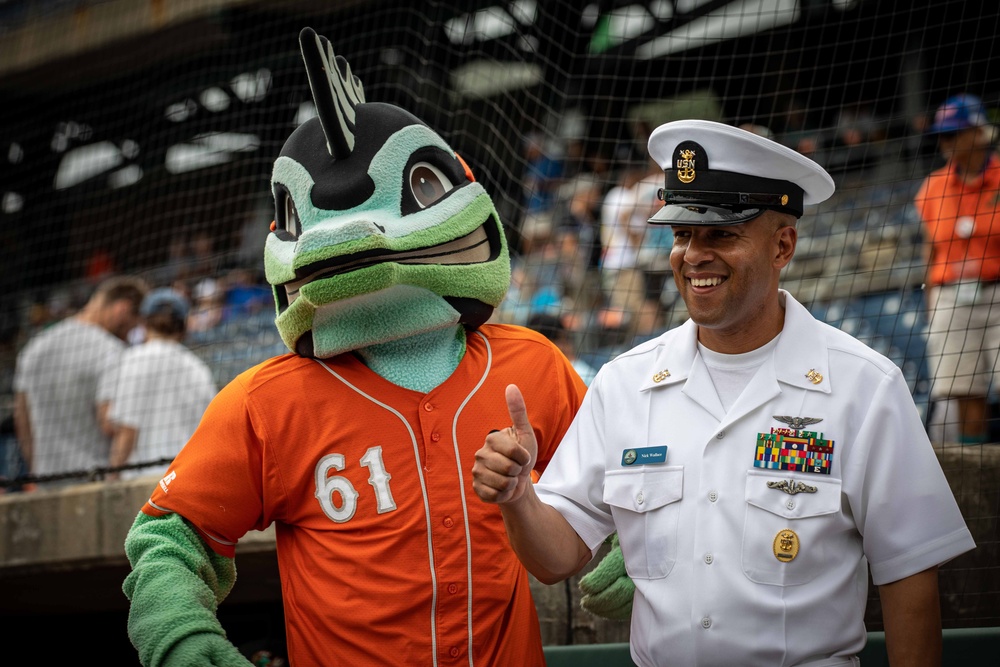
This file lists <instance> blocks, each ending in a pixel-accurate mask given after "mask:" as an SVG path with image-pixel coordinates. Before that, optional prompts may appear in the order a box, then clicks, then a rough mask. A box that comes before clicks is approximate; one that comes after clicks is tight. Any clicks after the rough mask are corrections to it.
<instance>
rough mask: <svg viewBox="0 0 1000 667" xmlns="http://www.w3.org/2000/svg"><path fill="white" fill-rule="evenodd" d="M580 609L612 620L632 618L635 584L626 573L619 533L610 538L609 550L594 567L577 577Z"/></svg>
mask: <svg viewBox="0 0 1000 667" xmlns="http://www.w3.org/2000/svg"><path fill="white" fill-rule="evenodd" d="M580 591H581V592H583V597H582V598H580V606H582V607H583V608H584V609H586V610H587V611H589V612H590V613H591V614H594V615H595V616H600V617H602V618H609V619H612V620H615V621H624V620H628V619H629V618H630V617H631V615H632V598H633V596H634V595H635V584H634V583H633V582H632V580H631V579H630V578H629V576H628V573H627V572H626V571H625V558H624V556H623V555H622V547H621V545H620V544H619V543H618V533H615V534H614V535H612V536H611V551H609V552H608V555H607V556H605V557H604V558H603V559H602V560H601V562H600V563H598V564H597V566H596V567H595V568H594V569H593V570H591V571H590V572H588V573H587V574H585V575H584V576H583V577H581V578H580Z"/></svg>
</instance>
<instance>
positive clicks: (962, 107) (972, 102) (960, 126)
mask: <svg viewBox="0 0 1000 667" xmlns="http://www.w3.org/2000/svg"><path fill="white" fill-rule="evenodd" d="M988 122H989V121H988V120H987V118H986V107H984V106H983V101H982V100H980V99H979V98H978V97H976V96H975V95H955V96H953V97H949V98H948V99H947V100H945V101H944V104H942V105H941V106H940V107H938V110H937V112H936V113H935V114H934V123H933V125H931V129H930V131H931V132H932V133H934V134H942V133H946V132H959V131H961V130H967V129H969V128H970V127H982V126H983V125H986V124H987V123H988Z"/></svg>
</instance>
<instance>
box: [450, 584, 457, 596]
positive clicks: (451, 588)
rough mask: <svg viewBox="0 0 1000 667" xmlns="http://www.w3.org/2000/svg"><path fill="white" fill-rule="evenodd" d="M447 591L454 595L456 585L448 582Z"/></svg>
mask: <svg viewBox="0 0 1000 667" xmlns="http://www.w3.org/2000/svg"><path fill="white" fill-rule="evenodd" d="M448 592H449V593H451V594H452V595H454V594H455V593H457V592H458V586H456V585H455V584H448Z"/></svg>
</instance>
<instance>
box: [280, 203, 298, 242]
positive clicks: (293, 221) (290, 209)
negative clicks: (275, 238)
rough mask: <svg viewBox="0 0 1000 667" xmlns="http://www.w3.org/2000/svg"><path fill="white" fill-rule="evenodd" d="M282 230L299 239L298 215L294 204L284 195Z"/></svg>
mask: <svg viewBox="0 0 1000 667" xmlns="http://www.w3.org/2000/svg"><path fill="white" fill-rule="evenodd" d="M283 217H284V221H283V222H284V223H285V224H284V225H283V227H284V229H285V231H286V232H288V233H289V234H291V235H292V236H294V237H295V238H298V237H299V229H300V225H299V213H298V211H296V210H295V202H293V201H292V198H291V197H289V196H288V195H285V210H284V216H283Z"/></svg>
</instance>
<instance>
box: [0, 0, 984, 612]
mask: <svg viewBox="0 0 1000 667" xmlns="http://www.w3.org/2000/svg"><path fill="white" fill-rule="evenodd" d="M138 5H142V6H143V7H146V5H145V4H144V3H129V2H117V1H106V2H98V1H96V0H95V1H91V2H73V3H65V2H59V1H58V0H51V1H50V2H44V1H43V2H31V3H17V2H15V3H3V5H2V6H0V33H2V34H4V35H6V39H5V42H6V43H7V46H5V47H3V49H4V50H3V51H0V67H2V68H3V69H2V71H0V90H2V92H0V95H2V97H3V100H4V105H3V106H2V108H0V147H2V148H3V151H4V152H3V153H0V192H2V204H0V222H2V224H0V247H2V248H3V253H4V261H3V267H4V270H3V271H2V272H0V286H2V289H0V299H2V303H3V308H2V321H0V330H2V334H3V337H2V338H3V340H2V343H3V364H2V368H0V373H2V377H0V379H2V384H0V390H2V392H3V395H4V396H6V399H5V400H4V404H3V407H4V413H3V415H4V418H5V419H4V425H5V428H4V445H5V447H4V452H3V465H4V470H3V471H2V473H3V475H4V477H5V478H6V479H7V480H8V482H9V481H10V480H11V479H13V478H16V477H18V476H19V475H23V474H24V473H25V472H28V471H27V470H26V469H25V468H24V463H23V461H20V460H19V459H18V456H17V447H16V437H15V434H14V426H13V424H14V420H13V417H12V415H13V412H14V409H13V408H14V385H15V379H14V378H15V371H14V369H15V359H16V357H17V354H18V353H19V352H20V351H21V350H22V349H23V348H24V346H25V344H26V343H27V342H28V341H29V340H31V339H33V338H35V337H37V336H38V335H39V334H41V333H42V332H44V331H46V330H49V329H51V328H52V327H53V326H54V325H55V324H56V323H58V322H60V321H62V320H63V319H64V318H66V317H67V316H69V315H71V314H74V313H77V312H80V311H81V309H83V308H85V303H86V302H87V299H88V297H89V296H90V294H91V293H92V291H93V288H94V286H95V285H96V284H97V283H98V281H99V280H100V279H101V278H102V277H104V276H106V275H108V274H112V273H114V274H118V273H121V274H131V275H139V276H142V277H143V278H145V279H146V280H147V281H148V283H149V284H150V285H152V286H168V285H169V286H173V287H176V288H177V289H179V290H181V291H185V292H186V293H187V294H188V295H189V296H190V298H191V301H192V304H193V305H192V311H191V313H190V318H189V325H190V330H189V332H188V337H187V339H186V344H187V346H188V347H189V348H190V349H191V350H192V351H193V352H194V353H195V354H196V355H197V356H198V357H199V358H200V359H201V360H202V361H204V362H205V363H206V364H207V366H208V368H209V369H210V372H211V376H212V381H213V383H214V384H215V386H216V387H218V386H221V385H222V384H224V383H225V382H227V381H229V380H230V379H231V378H232V377H234V376H235V374H236V373H238V372H240V371H242V370H244V369H245V368H247V367H249V366H251V365H253V364H254V363H256V362H258V361H261V360H263V359H266V358H268V357H270V356H272V355H274V354H277V353H280V352H281V351H283V349H284V348H283V345H282V343H281V341H280V340H279V339H278V338H277V334H276V332H275V331H274V327H273V324H272V322H271V320H272V317H273V306H272V305H271V303H270V296H269V292H268V291H267V289H266V286H265V285H264V282H263V275H262V262H261V257H262V247H263V240H264V237H265V235H266V234H267V231H268V225H269V223H270V221H271V220H272V218H273V212H272V203H271V200H270V193H269V177H270V169H271V164H272V162H273V160H274V159H275V157H276V156H277V154H278V151H279V150H280V148H281V145H282V144H283V142H284V140H285V139H286V138H287V136H288V135H289V134H290V132H291V131H292V130H293V129H294V128H295V127H296V126H297V125H298V124H299V123H300V122H302V121H303V120H304V119H305V118H308V117H309V116H310V115H311V114H312V111H311V100H310V95H309V91H308V85H307V82H306V79H305V73H304V69H303V67H302V65H301V60H300V55H299V52H298V45H297V35H298V31H299V30H300V29H301V28H302V27H303V26H305V25H309V26H311V27H313V28H315V29H316V31H317V32H319V33H320V34H323V35H326V36H328V37H329V38H330V39H331V41H332V43H333V45H334V48H335V49H336V51H337V52H338V53H341V54H344V55H346V56H347V57H348V58H349V60H350V62H351V65H352V68H353V70H354V72H355V73H356V74H358V75H359V76H360V78H361V79H362V80H363V82H364V86H365V91H366V95H367V98H368V99H369V100H370V101H382V102H389V103H392V104H396V105H399V106H401V107H403V108H405V109H407V110H409V111H411V112H412V113H414V114H415V115H416V116H418V117H419V118H421V119H422V120H424V121H425V122H426V123H427V124H428V125H430V126H431V127H433V128H434V129H436V130H437V131H438V132H439V133H441V134H442V136H444V138H445V139H446V140H447V141H448V142H449V143H450V144H451V145H452V146H453V147H454V148H456V150H458V152H459V153H460V154H461V155H462V156H463V157H464V158H465V160H466V161H467V162H468V163H469V165H470V166H471V168H472V170H473V172H474V173H475V174H476V176H477V179H478V180H479V181H480V182H482V183H483V184H484V185H485V187H486V188H487V190H488V191H489V192H490V194H491V195H492V197H493V199H494V202H495V204H496V205H497V207H498V210H499V211H500V214H501V217H502V219H503V221H504V224H505V226H506V228H507V231H508V236H509V240H510V243H511V247H512V250H513V267H514V277H513V282H512V286H511V290H510V292H509V294H508V296H507V298H506V300H505V302H504V303H503V305H502V306H501V307H500V308H499V309H498V310H497V313H496V315H495V319H497V320H498V321H504V322H513V323H517V324H532V325H533V326H542V323H541V321H540V320H539V319H538V317H539V316H540V315H542V314H545V315H555V316H557V319H558V321H557V325H558V326H559V327H563V328H565V330H566V332H567V335H568V336H569V340H570V342H571V344H572V345H573V347H574V349H575V352H576V354H577V355H578V357H579V358H580V360H581V361H582V362H584V363H586V364H589V366H590V367H592V368H597V367H599V366H600V365H601V364H602V363H603V362H604V361H606V360H608V359H609V358H611V357H612V356H614V355H615V354H617V353H618V352H620V351H623V350H624V349H627V348H628V347H630V346H631V345H633V344H635V343H636V342H639V341H641V340H644V339H647V338H649V337H651V336H654V335H656V334H658V333H659V332H662V331H663V330H665V329H667V328H670V327H673V326H676V325H678V324H679V323H681V322H683V321H684V320H685V319H686V316H687V314H686V312H685V310H684V306H683V303H682V302H681V301H680V300H679V299H678V298H677V291H676V288H675V287H674V286H673V279H672V276H671V272H670V267H669V263H668V256H669V248H670V245H671V235H670V230H669V228H653V227H648V226H645V225H634V224H632V225H630V224H629V220H630V218H633V217H634V218H635V219H644V217H648V209H649V207H650V206H651V205H652V204H653V203H654V197H655V191H656V187H658V186H657V185H656V182H657V180H658V179H662V174H661V172H660V171H659V169H658V167H656V165H652V164H651V163H650V162H649V160H648V159H647V157H646V151H645V144H646V138H647V137H648V134H649V132H650V131H651V130H652V128H654V127H655V126H657V125H659V124H660V123H663V122H666V121H669V120H674V119H678V118H690V117H697V118H706V119H711V120H718V121H722V122H727V123H731V124H734V125H743V126H746V127H749V128H751V129H753V130H754V131H757V132H760V133H763V134H766V135H768V136H772V137H773V138H775V139H776V140H778V141H780V142H782V143H784V144H786V145H788V146H790V147H792V148H794V149H796V150H798V151H800V152H802V153H804V154H806V155H809V156H810V157H812V158H813V159H815V160H816V161H817V162H819V163H820V164H822V165H823V166H824V167H825V168H826V169H827V170H828V171H829V172H830V173H831V175H833V177H834V178H835V180H836V182H837V192H836V194H835V195H834V196H833V197H832V198H831V199H829V200H828V201H826V202H824V203H823V204H821V205H819V206H816V207H810V209H809V210H807V212H806V214H805V216H803V218H802V220H801V221H800V224H799V229H800V234H799V244H798V249H797V253H796V257H795V259H794V261H793V262H792V264H791V265H790V266H789V267H787V269H786V270H785V273H784V275H783V284H782V286H783V288H785V289H787V290H788V291H789V292H791V293H792V294H793V295H794V296H795V297H796V298H797V299H798V300H799V301H801V302H802V303H804V304H805V305H807V306H808V307H809V308H810V310H811V311H812V312H813V313H814V314H815V315H816V316H817V317H818V318H820V319H822V320H824V321H826V322H829V323H830V324H833V325H835V326H837V327H839V328H841V329H843V330H845V331H847V332H848V333H851V334H853V335H855V336H857V337H858V338H860V339H861V340H862V341H864V342H866V343H867V344H869V345H870V346H872V347H873V348H874V349H876V350H878V351H879V352H882V353H883V354H885V355H886V356H888V357H889V358H890V359H892V360H893V361H894V362H895V363H897V364H898V365H899V366H900V368H901V369H902V371H903V374H904V376H905V378H906V380H907V382H908V383H909V386H910V388H911V390H912V392H913V395H914V399H915V402H916V403H917V406H918V409H919V410H920V413H921V416H922V417H923V418H924V419H925V421H926V425H927V428H928V431H929V433H930V435H931V439H932V441H933V442H934V443H935V447H936V449H937V450H938V452H939V454H940V456H941V460H942V463H943V465H944V467H945V469H946V471H947V473H948V475H949V479H950V480H951V481H952V484H953V488H954V489H955V492H956V495H957V496H958V497H959V498H960V500H961V501H962V502H963V509H964V511H965V512H966V518H967V519H968V521H969V523H970V526H971V527H972V528H973V529H974V534H975V536H976V538H977V541H978V543H979V548H978V549H977V551H976V552H975V553H974V554H970V555H966V556H963V557H961V558H960V559H958V560H956V561H954V562H953V563H952V564H950V565H949V566H948V567H947V568H946V570H945V574H944V575H943V578H942V593H943V594H942V598H943V600H944V613H945V622H946V624H950V625H953V626H957V625H996V624H998V623H1000V611H998V610H1000V589H998V586H997V553H998V550H1000V547H998V537H997V512H998V508H1000V482H998V470H1000V453H998V452H997V449H1000V448H998V447H996V446H995V445H991V444H986V445H982V444H978V445H973V446H964V447H962V446H960V445H959V444H958V443H959V442H960V441H961V440H962V438H963V436H967V435H968V434H967V433H966V427H967V423H966V422H968V421H969V420H970V419H974V416H973V417H969V416H968V414H967V411H968V410H969V409H974V408H969V407H968V406H967V405H966V404H965V403H963V402H962V401H957V400H955V399H948V398H942V397H935V398H934V399H933V400H932V397H931V380H932V377H933V373H932V371H933V368H932V366H934V363H933V360H932V359H931V358H930V357H929V353H928V349H927V331H928V321H929V311H928V307H927V298H928V291H927V290H925V289H923V286H924V283H925V280H926V275H927V257H926V255H925V248H926V245H925V242H926V241H927V237H928V234H927V232H926V231H925V226H924V225H923V224H922V220H921V217H920V215H919V212H918V211H917V209H916V207H915V206H914V196H915V195H916V193H917V191H918V189H919V188H920V186H921V183H922V182H923V179H924V178H925V177H926V176H927V174H928V173H930V172H931V171H933V170H935V169H938V168H940V167H942V166H943V165H944V159H943V157H942V155H941V153H940V152H939V151H938V144H937V141H936V140H935V138H934V137H931V136H929V135H928V134H927V132H926V130H927V129H928V127H929V124H930V123H931V121H932V118H933V112H934V110H935V109H936V108H937V107H938V106H939V105H940V104H941V103H942V102H943V101H944V100H946V99H947V98H949V97H950V96H952V95H955V94H957V93H971V94H974V95H977V96H979V97H980V98H981V99H982V101H983V102H984V106H985V108H986V110H987V113H988V114H989V117H990V120H993V121H995V120H997V118H996V109H997V107H998V103H1000V74H998V73H997V71H996V68H995V67H991V66H990V65H991V63H992V61H993V59H994V57H995V54H996V51H997V49H996V41H997V37H996V35H997V34H998V32H1000V25H998V23H1000V9H998V8H997V6H996V3H979V2H965V1H963V0H935V1H933V2H932V1H931V0H914V1H913V2H909V3H880V2H874V1H870V0H868V1H866V0H745V1H742V2H732V1H729V0H672V1H671V0H658V1H657V0H654V1H648V2H616V1H612V0H601V1H598V2H592V3H589V4H588V3H580V2H575V1H570V0H521V1H515V2H461V3H459V2H423V3H416V4H415V3H410V2H375V1H371V2H352V3H309V2H284V3H282V2H271V3H267V2H217V3H205V7H204V8H203V9H202V10H201V11H194V12H192V13H190V14H183V15H182V14H181V13H180V12H172V7H171V5H170V3H149V7H146V10H148V11H146V10H144V11H138V10H137V9H136V6H138ZM334 5H341V6H339V7H336V8H335V7H334ZM994 139H995V137H994ZM983 205H984V206H987V207H989V211H992V210H993V208H995V207H996V205H997V201H996V197H995V194H994V196H993V199H992V201H991V202H987V203H984V204H983ZM984 210H986V209H984ZM983 215H984V216H985V217H984V218H982V219H983V220H991V219H992V217H995V215H994V214H992V213H989V212H988V213H985V214H983ZM991 216H992V217H991ZM977 224H980V223H978V222H977ZM982 224H988V223H986V222H984V223H982ZM982 259H984V262H982V264H983V265H985V266H989V265H990V263H991V262H992V263H994V264H1000V258H998V257H990V256H989V254H988V252H987V254H986V255H985V256H984V257H983V258H982ZM980 273H981V275H979V276H977V277H984V276H985V277H986V278H991V279H993V280H995V279H996V278H997V277H1000V271H998V272H996V273H995V274H989V271H988V270H987V269H982V270H981V271H980ZM987 274H989V275H987ZM981 290H985V288H981ZM978 298H982V295H980V297H978ZM976 310H977V312H979V313H981V314H982V313H988V311H989V306H988V304H987V305H983V306H982V307H980V308H978V309H976ZM984 317H985V315H984ZM969 345H971V343H969ZM959 348H960V351H961V349H963V348H962V346H959ZM995 352H996V348H995V346H994V348H993V353H994V355H995ZM85 356H86V353H85V352H84V351H81V352H80V357H81V358H83V357H85ZM81 363H82V362H81ZM961 372H964V371H959V370H956V371H955V373H954V374H955V375H958V374H960V373H961ZM976 386H977V387H978V385H976ZM985 386H987V387H988V385H985ZM977 391H978V390H977ZM984 392H985V393H987V401H986V405H985V408H984V409H985V411H986V412H985V422H986V440H987V441H988V442H998V441H1000V420H997V419H995V418H993V414H994V412H995V409H996V401H995V400H994V395H995V394H994V392H993V389H992V388H988V389H985V390H984ZM956 395H960V394H959V393H958V392H956ZM41 409H42V410H45V409H46V408H45V407H42V408H41ZM94 428H97V426H96V425H95V426H94ZM95 437H96V436H95ZM164 453H165V454H166V455H167V456H169V455H171V454H172V453H171V452H159V451H157V452H152V453H150V454H149V456H150V458H152V459H159V458H160V457H161V454H164ZM35 456H36V459H35V464H36V466H37V464H38V463H39V460H38V459H39V457H42V456H51V457H57V458H58V460H52V461H47V462H45V465H44V466H42V467H41V468H40V469H41V470H47V471H51V472H53V473H54V474H56V475H57V476H58V475H64V476H68V477H70V478H72V477H73V476H74V475H76V474H77V473H79V474H81V475H82V476H84V477H85V476H90V477H93V476H94V475H95V474H96V475H97V476H103V475H104V474H105V473H106V472H107V471H106V470H105V468H107V466H108V462H107V461H99V460H98V461H94V462H91V463H87V464H81V463H70V461H71V460H72V459H71V458H69V457H68V456H67V454H66V452H65V451H60V450H58V449H56V450H55V451H54V452H47V451H45V450H43V449H42V448H37V449H36V452H35ZM132 463H135V462H134V461H133V462H132ZM36 472H37V471H36ZM81 478H83V477H81ZM77 479H80V478H77ZM15 481H17V480H15ZM869 616H870V621H871V622H873V623H874V624H875V626H874V627H877V624H878V622H879V619H878V605H877V600H875V601H874V602H873V604H872V605H869Z"/></svg>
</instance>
